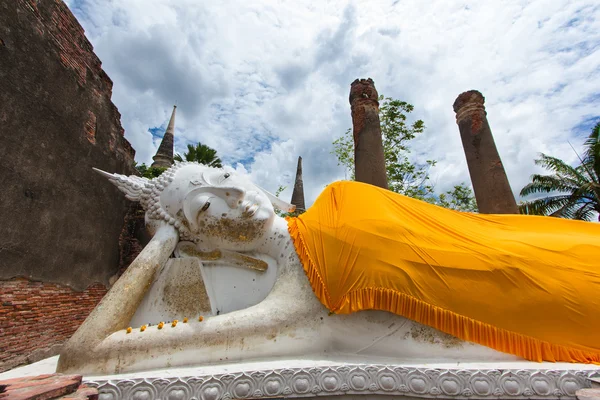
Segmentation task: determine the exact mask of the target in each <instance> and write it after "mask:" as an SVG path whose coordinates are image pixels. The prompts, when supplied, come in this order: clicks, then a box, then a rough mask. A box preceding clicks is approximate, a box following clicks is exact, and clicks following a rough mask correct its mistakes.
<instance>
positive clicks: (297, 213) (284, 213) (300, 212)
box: [273, 185, 306, 218]
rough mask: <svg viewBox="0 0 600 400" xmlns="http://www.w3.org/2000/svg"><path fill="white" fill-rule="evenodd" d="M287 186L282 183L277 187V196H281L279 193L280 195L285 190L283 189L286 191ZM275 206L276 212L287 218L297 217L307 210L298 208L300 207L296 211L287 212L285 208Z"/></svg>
mask: <svg viewBox="0 0 600 400" xmlns="http://www.w3.org/2000/svg"><path fill="white" fill-rule="evenodd" d="M286 188H287V186H281V185H280V186H279V187H278V188H277V190H276V191H275V197H279V195H280V194H281V193H282V192H283V191H284V190H285V189H286ZM273 208H274V209H275V214H277V215H279V216H280V217H282V218H285V217H297V216H298V215H300V214H303V213H304V212H305V211H306V210H298V209H296V210H295V211H293V212H289V213H286V212H284V211H283V210H280V209H279V208H277V207H273Z"/></svg>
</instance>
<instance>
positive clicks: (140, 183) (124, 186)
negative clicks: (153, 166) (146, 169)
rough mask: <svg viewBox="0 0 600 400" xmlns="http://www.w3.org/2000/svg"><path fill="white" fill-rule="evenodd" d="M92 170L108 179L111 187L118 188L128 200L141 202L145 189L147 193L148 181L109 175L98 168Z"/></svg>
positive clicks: (136, 177)
mask: <svg viewBox="0 0 600 400" xmlns="http://www.w3.org/2000/svg"><path fill="white" fill-rule="evenodd" d="M92 169H93V170H94V171H96V172H97V173H99V174H100V175H102V176H104V177H106V178H108V180H109V181H110V182H111V183H112V184H113V185H115V186H116V187H118V188H119V190H120V191H121V192H123V193H125V197H127V198H128V199H129V200H132V201H140V200H142V196H143V194H144V189H146V192H148V187H149V186H150V180H149V179H147V178H142V177H139V176H125V175H120V174H111V173H108V172H105V171H102V170H101V169H98V168H92Z"/></svg>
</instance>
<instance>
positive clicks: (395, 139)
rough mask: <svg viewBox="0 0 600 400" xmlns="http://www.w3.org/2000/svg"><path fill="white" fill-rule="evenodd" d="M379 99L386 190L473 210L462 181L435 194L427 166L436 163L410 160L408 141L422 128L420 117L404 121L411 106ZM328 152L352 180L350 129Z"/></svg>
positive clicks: (475, 206)
mask: <svg viewBox="0 0 600 400" xmlns="http://www.w3.org/2000/svg"><path fill="white" fill-rule="evenodd" d="M379 102H380V107H379V119H380V123H381V136H382V141H383V152H384V159H385V167H386V173H387V179H388V187H389V189H390V190H391V191H393V192H396V193H400V194H403V195H406V196H410V197H414V198H417V199H420V200H425V201H428V202H430V203H434V204H438V205H440V206H442V207H447V208H452V209H455V210H461V211H477V205H476V203H475V198H474V196H473V192H472V191H471V189H470V188H469V187H467V186H466V185H464V184H460V185H457V186H455V187H454V189H452V190H449V191H447V192H446V193H443V194H441V195H439V196H436V195H435V193H434V185H433V184H432V183H431V180H430V176H429V171H430V169H431V168H432V167H434V166H435V164H436V161H435V160H427V161H426V162H425V163H421V164H419V163H415V162H413V161H411V159H410V153H411V150H410V146H409V143H410V141H411V140H413V139H414V138H416V137H417V136H418V135H420V134H421V133H423V131H424V130H425V124H424V122H423V121H422V120H417V121H415V122H413V123H409V122H408V121H407V115H408V114H410V113H411V112H412V111H413V110H414V106H413V105H412V104H409V103H407V102H405V101H401V100H397V99H392V98H390V97H384V96H379ZM332 154H334V155H335V156H336V157H337V159H338V165H343V166H344V167H346V169H347V170H349V171H350V176H351V179H352V180H354V179H355V174H354V139H353V137H352V130H351V129H348V130H347V131H346V133H345V134H344V135H343V136H342V137H340V138H338V139H336V140H335V141H334V142H333V151H332Z"/></svg>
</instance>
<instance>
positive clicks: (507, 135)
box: [67, 0, 600, 204]
mask: <svg viewBox="0 0 600 400" xmlns="http://www.w3.org/2000/svg"><path fill="white" fill-rule="evenodd" d="M67 3H68V5H69V6H70V7H71V9H72V10H73V11H74V13H75V15H76V16H77V17H78V19H79V20H80V22H81V23H82V25H83V26H84V28H85V29H86V32H87V35H88V37H89V39H90V41H91V42H92V43H93V44H94V47H95V50H96V53H97V54H98V56H99V57H100V59H101V60H102V61H103V63H104V68H105V70H106V72H107V73H108V75H109V76H110V77H111V78H112V79H113V81H114V83H115V84H114V96H113V101H114V102H115V104H116V105H117V106H118V107H119V110H120V111H121V113H122V119H123V125H124V127H125V130H126V137H127V138H128V139H129V140H130V141H131V143H132V145H133V146H134V148H135V149H136V151H137V157H136V158H137V160H138V161H140V162H148V161H150V159H151V156H152V155H153V154H154V151H155V149H156V144H155V143H153V142H152V138H151V135H150V133H149V132H148V129H149V128H152V127H156V126H161V125H165V124H166V121H167V119H168V117H169V115H170V112H171V107H172V104H173V103H174V102H175V101H177V102H178V114H177V124H176V126H177V127H176V136H177V141H176V146H177V150H179V151H181V150H183V148H184V147H185V143H187V142H197V141H202V142H203V143H206V144H208V145H210V146H212V147H214V148H216V149H217V150H218V152H219V154H220V155H221V157H222V158H223V159H224V161H225V162H227V163H230V164H231V165H233V167H234V168H237V169H238V170H242V171H248V172H249V173H250V175H251V176H252V177H253V178H254V179H255V180H256V181H257V183H259V184H261V185H262V186H264V187H266V188H267V189H269V190H272V191H275V190H276V189H277V187H278V186H280V185H284V186H288V190H287V191H286V192H284V196H290V195H291V186H292V185H293V179H294V174H295V168H296V160H297V157H298V156H302V157H303V160H304V180H305V182H304V187H305V192H306V197H307V202H308V203H309V204H310V203H311V202H312V201H313V200H314V199H315V197H316V196H317V195H318V193H319V192H320V191H321V190H322V188H323V186H324V185H325V184H327V183H329V182H331V181H333V180H336V179H340V178H343V177H344V171H343V170H342V169H341V168H340V167H337V165H336V164H337V161H336V160H335V158H334V157H333V156H332V155H330V151H331V142H332V141H333V140H334V139H335V138H337V137H338V136H340V135H341V134H342V133H343V132H344V131H345V130H346V129H347V128H348V127H350V126H351V118H350V107H349V104H348V93H349V89H350V83H351V82H352V81H353V80H354V79H356V78H366V77H372V78H373V79H374V80H375V84H376V87H377V89H378V91H379V92H380V93H382V94H385V95H386V96H391V97H395V98H400V99H402V100H405V101H408V102H410V103H412V104H414V106H415V111H414V113H413V114H414V117H415V118H421V119H423V120H424V121H425V124H426V126H427V130H426V133H425V134H424V135H423V137H421V138H419V139H418V140H416V141H415V143H414V154H415V156H416V157H421V158H430V159H437V160H438V165H437V167H436V168H435V169H433V170H432V175H433V179H434V180H435V182H437V185H438V189H439V190H444V189H447V188H448V187H450V186H452V185H453V184H456V183H459V182H463V181H464V182H469V176H468V172H467V167H466V162H465V160H464V153H463V150H462V147H461V143H460V136H459V133H458V128H457V126H456V123H455V121H454V112H453V110H452V103H453V102H454V100H455V99H456V97H457V96H458V94H460V93H461V92H463V91H465V90H469V89H478V90H480V91H481V92H482V93H483V94H484V96H485V97H486V106H487V111H488V118H489V121H490V125H491V128H492V131H493V133H494V136H495V140H496V144H497V147H498V149H499V151H500V155H501V157H502V160H503V162H504V165H505V167H506V170H507V172H508V176H509V180H510V182H511V185H512V187H513V190H514V191H515V192H518V190H519V189H520V188H521V187H522V186H523V185H525V184H526V183H527V181H528V177H529V175H531V174H532V173H533V172H537V171H538V170H537V169H536V168H537V167H535V166H534V164H533V160H534V158H535V157H536V154H537V153H538V152H540V151H543V152H546V153H549V154H553V155H557V156H559V157H562V158H564V159H565V160H568V161H573V162H574V161H575V160H576V156H575V153H574V152H573V151H572V150H571V148H570V146H569V144H568V143H567V141H568V140H570V141H571V142H572V143H573V144H574V146H575V147H576V148H578V146H580V145H581V143H582V142H583V140H584V137H585V136H586V135H587V134H588V133H589V130H590V129H591V125H592V123H593V119H594V118H598V116H599V114H598V111H597V110H598V106H599V105H600V95H599V88H600V53H599V52H598V49H599V48H600V7H598V6H596V5H595V2H593V1H591V0H579V1H571V2H569V1H554V0H542V1H535V2H533V1H532V2H528V1H521V0H512V1H509V0H507V1H503V2H495V1H479V2H474V1H466V0H462V1H453V2H448V1H443V0H436V1H428V2H423V1H420V0H403V1H400V2H397V1H396V2H393V1H388V2H385V1H369V2H366V1H351V2H347V1H341V0H339V1H328V2H299V1H291V0H288V1H275V0H270V1H247V2H233V1H223V2H197V1H193V0H181V1H178V2H171V1H169V0H114V1H111V2H106V1H103V0H69V1H68V2H67ZM586 120H587V121H588V122H587V124H583V125H582V122H583V121H586ZM575 127H578V129H575ZM582 129H583V130H582ZM240 162H241V163H243V164H244V165H243V166H242V165H238V163H240Z"/></svg>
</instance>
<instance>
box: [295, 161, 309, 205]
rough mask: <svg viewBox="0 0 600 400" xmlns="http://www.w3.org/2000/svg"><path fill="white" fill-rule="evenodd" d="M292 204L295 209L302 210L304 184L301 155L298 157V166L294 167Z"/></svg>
mask: <svg viewBox="0 0 600 400" xmlns="http://www.w3.org/2000/svg"><path fill="white" fill-rule="evenodd" d="M292 204H293V205H295V206H296V210H299V211H304V210H306V206H305V205H304V184H303V182H302V157H298V167H297V168H296V181H295V182H294V192H293V193H292Z"/></svg>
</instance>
